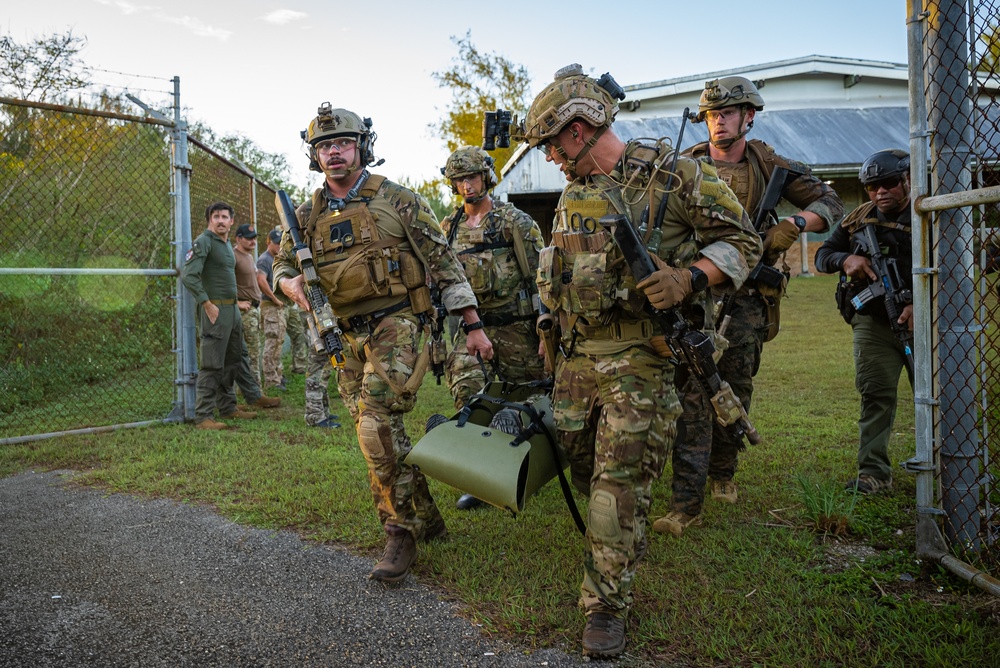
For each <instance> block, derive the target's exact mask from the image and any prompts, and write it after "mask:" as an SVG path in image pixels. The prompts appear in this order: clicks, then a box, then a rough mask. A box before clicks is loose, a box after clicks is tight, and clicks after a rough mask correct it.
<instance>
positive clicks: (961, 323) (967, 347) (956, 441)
mask: <svg viewBox="0 0 1000 668" xmlns="http://www.w3.org/2000/svg"><path fill="white" fill-rule="evenodd" d="M967 10H968V2H966V0H938V1H937V6H936V7H932V9H931V11H930V12H929V16H928V21H929V25H928V32H927V37H928V39H927V51H928V52H927V56H928V97H929V99H930V100H932V101H933V104H932V105H931V107H930V109H929V112H930V114H929V116H930V127H931V128H933V133H932V135H931V151H932V155H933V165H932V171H931V175H932V188H933V192H934V193H951V192H959V191H962V190H968V189H969V188H970V187H971V185H972V173H971V169H970V167H971V157H972V143H971V141H970V138H971V136H972V122H971V116H972V113H971V112H972V101H971V99H970V96H969V49H968V42H967V40H968V25H969V17H968V15H967ZM937 221H938V222H937V228H936V229H937V232H938V236H939V238H940V242H939V244H938V253H937V257H938V262H937V271H938V276H939V277H940V280H939V283H938V289H939V292H938V295H939V299H938V300H937V301H938V305H939V313H938V316H937V317H938V327H937V332H938V335H939V338H940V347H939V354H938V356H939V358H940V376H939V378H940V383H939V384H940V387H941V394H940V402H941V406H940V428H939V430H938V433H939V434H940V438H941V442H940V451H939V452H940V466H941V488H942V503H943V509H944V511H945V513H946V514H947V516H948V520H947V521H946V522H945V534H946V536H947V537H948V540H949V541H950V542H951V544H952V545H953V546H954V545H960V546H962V547H963V549H965V550H970V551H973V552H978V551H979V549H980V544H979V543H980V540H979V523H980V517H979V485H980V483H979V476H980V467H979V452H980V447H981V440H980V435H979V430H978V427H977V412H978V411H977V406H978V405H979V402H978V396H979V393H978V389H977V388H978V378H977V374H976V366H975V358H976V334H975V331H974V330H975V329H976V312H975V285H974V283H973V281H972V275H973V253H972V237H973V227H972V220H971V211H970V209H969V208H968V207H965V208H961V209H949V210H947V211H942V212H940V213H939V214H938V215H937Z"/></svg>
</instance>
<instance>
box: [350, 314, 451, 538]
mask: <svg viewBox="0 0 1000 668" xmlns="http://www.w3.org/2000/svg"><path fill="white" fill-rule="evenodd" d="M343 339H344V356H345V357H346V358H347V363H346V364H345V366H344V369H343V370H342V371H340V372H339V373H338V376H339V378H338V389H339V390H340V397H341V399H343V401H344V405H345V406H346V407H347V410H348V411H349V412H350V414H351V418H352V419H353V420H354V426H355V429H356V430H357V434H358V444H359V445H360V446H361V452H362V454H364V456H365V461H366V462H367V463H368V480H369V483H370V485H371V490H372V498H373V500H374V501H375V507H376V510H377V512H378V518H379V522H381V523H382V525H383V526H387V525H395V526H400V527H403V528H404V529H406V530H407V531H409V532H410V533H411V534H413V536H414V537H415V538H420V537H421V536H422V535H423V531H424V529H425V528H426V527H427V526H429V525H432V524H435V523H439V522H443V521H444V520H443V518H442V517H441V513H440V511H438V508H437V506H436V505H435V503H434V499H433V498H432V497H431V494H430V491H429V490H428V488H427V481H426V479H425V478H424V476H423V474H422V473H420V472H419V471H417V470H415V469H414V468H413V467H412V466H409V465H408V464H406V463H405V462H404V461H403V459H404V458H405V457H406V455H407V454H409V452H410V448H411V443H410V437H409V436H407V434H406V430H405V428H404V426H403V416H404V415H406V414H407V413H409V412H410V411H411V410H413V407H414V405H416V401H417V393H416V390H414V391H413V392H412V393H409V394H407V393H404V392H401V391H400V389H401V388H402V387H403V386H404V385H405V383H406V382H407V381H408V380H409V379H410V377H411V376H412V375H413V369H414V365H415V363H416V360H417V355H418V353H419V352H420V350H421V349H422V346H423V345H425V344H426V337H425V336H424V333H423V327H422V326H421V325H420V324H419V323H418V322H417V319H416V317H415V316H414V315H412V314H405V315H400V314H399V313H394V314H392V315H388V316H386V317H384V318H382V319H381V321H379V323H378V325H377V326H376V327H375V329H374V330H373V331H372V333H371V334H360V333H355V332H351V333H347V334H345V335H344V337H343ZM376 364H377V365H379V366H381V368H382V369H383V370H384V372H385V375H386V376H387V377H388V378H389V380H391V381H392V383H391V384H390V383H387V382H386V381H385V380H384V379H383V378H382V376H381V375H380V374H379V373H377V372H376V371H375V365H376ZM393 386H395V387H393ZM418 388H419V386H418Z"/></svg>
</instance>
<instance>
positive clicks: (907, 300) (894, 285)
mask: <svg viewBox="0 0 1000 668" xmlns="http://www.w3.org/2000/svg"><path fill="white" fill-rule="evenodd" d="M854 240H855V241H856V242H857V244H858V246H859V247H860V249H861V251H862V252H864V253H865V254H867V255H868V257H869V258H871V265H872V269H873V270H874V271H875V273H876V274H878V281H877V282H874V283H872V284H871V285H869V286H868V287H867V288H865V289H864V290H862V291H861V292H859V293H858V294H857V295H855V296H854V297H853V298H852V299H851V305H852V306H854V310H855V311H858V312H861V310H862V309H863V308H864V307H865V306H867V305H868V304H870V303H871V302H873V301H874V300H876V299H878V298H880V297H881V298H882V302H883V303H884V304H885V312H886V315H888V316H889V327H891V328H892V333H893V334H895V335H896V338H897V339H899V342H900V343H902V344H903V351H904V353H905V354H906V367H907V368H908V369H909V371H910V374H911V375H912V374H913V332H911V331H910V328H909V327H908V326H907V325H905V324H900V323H899V322H897V321H898V320H899V314H900V313H901V312H902V309H903V308H904V307H906V306H908V305H909V304H912V303H913V291H912V290H910V289H908V288H907V287H906V284H905V283H903V275H902V274H901V273H900V272H899V264H898V263H897V262H896V258H894V257H886V256H885V255H883V254H882V248H881V247H880V246H879V243H878V238H877V237H876V236H875V226H874V225H865V226H864V227H862V228H861V229H860V230H858V231H857V232H855V233H854Z"/></svg>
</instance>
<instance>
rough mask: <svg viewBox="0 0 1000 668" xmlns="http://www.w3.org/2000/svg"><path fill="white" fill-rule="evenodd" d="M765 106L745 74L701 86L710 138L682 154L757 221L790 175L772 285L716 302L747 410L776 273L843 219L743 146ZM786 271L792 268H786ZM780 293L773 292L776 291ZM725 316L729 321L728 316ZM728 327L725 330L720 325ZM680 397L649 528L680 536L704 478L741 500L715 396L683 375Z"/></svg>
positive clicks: (765, 151) (772, 244)
mask: <svg viewBox="0 0 1000 668" xmlns="http://www.w3.org/2000/svg"><path fill="white" fill-rule="evenodd" d="M763 108H764V100H763V99H762V98H761V96H760V92H759V91H758V90H757V87H756V86H755V85H754V84H753V83H752V82H751V81H750V80H749V79H746V78H744V77H739V76H730V77H723V78H721V79H717V80H715V81H710V82H708V83H707V84H706V85H705V90H704V92H703V93H702V95H701V100H700V101H699V104H698V115H697V117H696V121H699V122H700V121H707V123H708V132H709V138H710V141H708V142H703V143H700V144H697V145H695V146H693V147H692V148H690V149H688V150H687V151H685V152H684V155H687V156H690V157H693V158H699V159H704V160H709V159H710V160H711V161H712V162H713V163H714V164H715V167H716V169H717V170H718V172H719V178H721V179H722V180H723V181H725V182H726V183H727V184H728V185H729V186H730V187H731V188H732V190H733V192H734V193H736V197H737V198H738V199H739V201H740V204H742V205H743V208H744V209H745V210H746V211H747V214H748V215H749V216H750V218H751V220H756V217H757V212H758V209H759V207H760V204H761V199H762V197H763V195H764V191H765V189H766V188H767V185H768V183H769V182H770V180H771V175H772V173H773V172H774V170H775V168H777V167H783V168H786V169H789V171H790V172H797V173H798V175H797V176H796V175H794V174H793V175H791V178H789V179H787V180H786V182H785V186H784V188H783V189H782V191H781V196H782V198H783V199H785V200H786V201H788V202H789V203H791V204H792V206H794V207H795V210H796V213H793V214H791V215H788V216H786V217H784V218H782V219H781V220H775V219H773V217H772V218H765V219H764V221H763V223H762V225H761V227H762V229H761V230H760V233H761V234H762V235H763V236H764V257H763V262H764V264H766V265H768V266H767V267H766V268H763V267H762V270H764V271H769V272H771V275H772V276H774V277H775V280H773V281H772V282H771V285H770V286H769V285H768V283H767V282H766V281H763V280H750V281H747V282H746V283H744V285H743V287H741V288H740V289H739V290H738V291H737V292H736V293H735V294H730V295H717V296H716V297H717V299H721V300H722V303H723V304H725V306H724V312H723V313H720V314H719V316H718V320H719V324H720V326H724V327H725V331H724V336H725V338H726V339H727V340H728V342H729V347H728V349H727V350H726V351H725V352H724V353H723V355H722V358H721V359H720V360H719V361H718V367H719V375H720V376H721V377H722V379H723V380H725V381H728V382H729V384H730V385H731V386H732V388H733V391H734V392H735V393H736V395H737V396H738V397H739V399H740V401H741V402H742V404H743V407H744V408H745V410H746V411H747V412H749V411H750V400H751V396H752V394H753V377H754V376H755V375H756V374H757V370H758V369H759V368H760V356H761V352H762V350H763V347H764V343H765V342H766V341H770V340H771V339H773V338H774V337H775V336H776V335H777V333H778V309H779V305H780V300H781V297H782V294H783V290H784V283H785V282H786V281H787V278H786V276H784V275H782V273H781V272H779V270H778V269H775V268H774V267H773V266H771V265H774V264H775V262H776V261H777V260H778V259H779V258H780V256H781V255H782V254H783V253H784V252H785V251H786V250H787V249H788V248H790V247H791V245H792V244H793V243H795V241H796V240H797V239H798V238H799V235H800V234H802V233H803V232H824V231H826V230H827V229H829V228H830V226H831V225H832V224H834V223H836V222H837V221H838V220H840V218H841V217H842V216H843V214H844V205H843V203H842V202H841V201H840V198H839V197H838V196H837V193H836V192H834V190H833V188H831V187H830V186H828V185H826V184H825V183H823V182H822V181H821V180H820V179H818V178H816V177H815V176H812V174H811V173H810V170H809V167H807V166H806V165H804V164H803V163H801V162H797V161H794V160H790V159H788V158H785V157H783V156H781V155H778V154H777V153H775V151H774V149H773V148H771V147H770V146H768V145H767V144H765V143H764V142H762V141H760V140H759V139H752V140H750V141H747V139H746V134H747V132H748V131H749V130H750V128H751V127H752V126H753V121H754V115H755V114H756V112H758V111H760V110H761V109H763ZM783 270H784V273H785V274H787V267H783ZM775 286H777V287H775ZM726 316H728V319H727V318H726ZM724 320H725V321H726V322H725V323H723V321H724ZM678 387H680V388H681V390H682V394H683V397H684V398H683V406H684V413H683V415H682V416H681V424H682V425H683V428H682V429H681V430H680V433H681V434H683V438H681V439H679V440H678V442H677V444H676V445H675V446H674V452H673V457H672V463H673V485H672V486H673V495H672V497H671V501H670V512H669V513H668V514H667V515H666V516H664V517H661V518H660V519H658V520H657V521H656V522H654V523H653V529H654V530H655V531H659V532H662V533H669V534H673V535H675V536H680V535H681V534H682V533H683V532H684V530H685V529H686V528H687V527H689V526H692V525H694V526H697V525H698V524H700V523H701V511H702V505H703V503H704V500H705V483H706V478H707V477H710V478H711V489H712V498H714V499H718V500H720V501H723V502H727V503H736V498H737V486H736V483H735V482H734V481H733V477H734V476H735V474H736V464H737V453H738V452H739V450H741V449H742V448H743V443H742V441H740V440H737V439H735V438H734V437H733V436H732V435H731V434H729V433H728V432H726V430H725V429H724V428H723V427H721V426H720V425H719V424H718V423H717V422H716V421H715V420H714V419H713V417H712V412H711V409H710V408H709V406H710V404H709V399H710V397H709V396H708V395H707V394H706V392H705V391H704V389H703V388H702V386H701V385H700V384H699V383H698V382H697V381H696V380H695V379H694V378H690V377H689V374H686V373H684V372H683V371H682V372H681V373H680V374H678Z"/></svg>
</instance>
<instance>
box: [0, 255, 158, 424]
mask: <svg viewBox="0 0 1000 668" xmlns="http://www.w3.org/2000/svg"><path fill="white" fill-rule="evenodd" d="M25 278H29V277H25ZM30 278H36V277H34V276H32V277H30ZM46 278H47V277H46ZM164 283H165V282H163V281H160V282H159V284H152V285H150V286H149V287H148V288H147V279H146V278H144V277H142V276H106V275H98V276H87V275H85V276H74V277H70V280H58V281H55V282H54V283H53V284H52V286H51V287H50V289H47V290H46V291H44V292H41V293H33V294H29V295H27V296H26V297H12V296H10V295H8V294H5V291H6V285H7V283H6V281H4V288H3V290H4V291H3V292H0V329H2V330H3V335H2V336H0V361H2V366H3V367H4V369H5V371H4V372H3V375H4V376H5V377H4V378H3V392H0V413H11V412H13V411H14V410H23V409H25V408H27V407H31V406H35V405H38V404H41V403H44V402H46V401H51V400H52V399H53V397H55V396H58V395H60V394H61V393H63V392H65V388H66V386H67V385H69V386H87V385H93V384H97V383H103V382H107V381H110V380H113V379H115V378H116V377H117V376H118V374H121V373H122V372H125V371H129V370H132V369H135V368H141V367H143V366H145V365H147V364H150V363H151V362H152V361H153V360H154V359H155V358H157V357H158V356H159V355H160V354H162V353H163V352H165V351H169V350H170V348H171V335H172V332H171V318H170V314H169V312H168V313H166V314H164V312H163V308H164V304H167V303H169V302H168V301H167V300H166V297H167V295H166V294H164V291H165V290H166V287H167V286H166V285H164ZM147 292H148V293H149V294H147ZM165 408H166V407H165Z"/></svg>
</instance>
